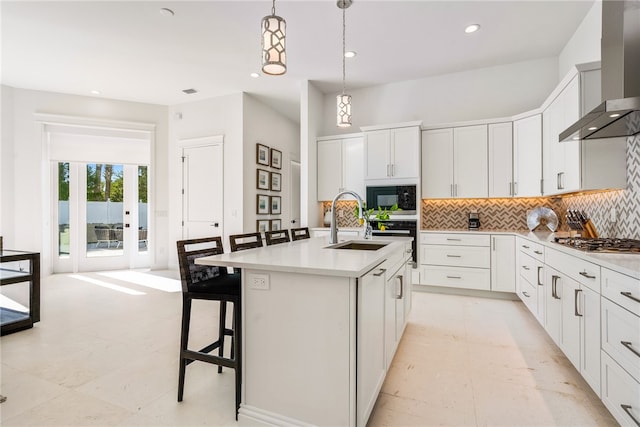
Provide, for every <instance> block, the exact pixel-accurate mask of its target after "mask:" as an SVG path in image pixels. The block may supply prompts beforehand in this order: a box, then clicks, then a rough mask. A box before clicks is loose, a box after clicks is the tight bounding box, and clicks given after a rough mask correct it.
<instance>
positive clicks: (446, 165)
mask: <svg viewBox="0 0 640 427" xmlns="http://www.w3.org/2000/svg"><path fill="white" fill-rule="evenodd" d="M422 197H424V198H427V199H442V198H449V197H453V129H450V128H449V129H436V130H425V131H423V132H422Z"/></svg>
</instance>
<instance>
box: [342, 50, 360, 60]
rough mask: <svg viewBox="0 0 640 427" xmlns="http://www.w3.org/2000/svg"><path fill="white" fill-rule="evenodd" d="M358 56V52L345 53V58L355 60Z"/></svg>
mask: <svg viewBox="0 0 640 427" xmlns="http://www.w3.org/2000/svg"><path fill="white" fill-rule="evenodd" d="M357 54H358V53H357V52H354V51H353V50H350V51H348V52H345V53H344V57H345V58H353V57H355V56H356V55H357Z"/></svg>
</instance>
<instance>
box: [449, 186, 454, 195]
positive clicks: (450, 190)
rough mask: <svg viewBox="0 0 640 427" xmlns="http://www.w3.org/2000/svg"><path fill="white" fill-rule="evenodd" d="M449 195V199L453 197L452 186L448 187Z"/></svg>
mask: <svg viewBox="0 0 640 427" xmlns="http://www.w3.org/2000/svg"><path fill="white" fill-rule="evenodd" d="M449 193H450V194H451V197H453V184H451V185H450V186H449Z"/></svg>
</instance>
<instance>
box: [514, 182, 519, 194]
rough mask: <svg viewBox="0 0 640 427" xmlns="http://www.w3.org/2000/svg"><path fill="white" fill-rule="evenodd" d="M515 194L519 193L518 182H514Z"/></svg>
mask: <svg viewBox="0 0 640 427" xmlns="http://www.w3.org/2000/svg"><path fill="white" fill-rule="evenodd" d="M513 195H514V196H517V195H518V183H517V182H514V183H513Z"/></svg>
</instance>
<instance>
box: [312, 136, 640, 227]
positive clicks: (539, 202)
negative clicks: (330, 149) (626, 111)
mask: <svg viewBox="0 0 640 427" xmlns="http://www.w3.org/2000/svg"><path fill="white" fill-rule="evenodd" d="M627 141H628V142H627V188H626V189H625V190H619V191H603V192H598V193H590V194H582V195H565V196H562V198H530V199H460V200H458V199H446V200H422V207H421V218H420V228H421V229H443V230H447V229H449V230H450V229H460V228H467V225H468V224H467V218H468V213H469V212H471V211H474V212H478V213H479V214H480V230H481V231H482V230H485V231H488V230H527V220H526V218H527V211H528V210H530V209H533V208H536V207H539V206H544V207H548V208H551V209H553V211H554V212H555V213H556V215H558V219H559V220H560V227H559V228H560V230H568V227H567V225H566V222H565V220H564V218H565V213H566V211H567V209H578V210H581V211H584V212H585V213H586V214H587V216H588V217H590V218H591V220H592V221H593V223H594V225H595V226H596V229H597V230H598V233H599V235H600V236H603V237H622V238H629V239H640V135H636V136H634V137H629V138H628V140H627ZM602 173H606V171H602ZM330 207H331V203H330V202H325V203H324V204H323V208H324V211H327V210H329V208H330ZM354 207H355V202H352V201H339V202H338V207H337V213H338V214H339V213H340V211H342V212H343V214H342V217H340V216H339V215H338V216H339V217H338V225H339V226H340V227H357V226H358V223H357V219H356V218H355V217H354V215H353V209H354ZM612 209H615V211H616V216H617V220H616V221H615V222H611V221H610V219H611V210H612Z"/></svg>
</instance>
